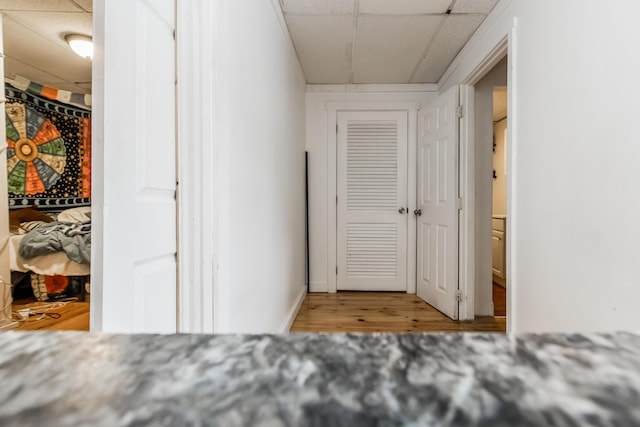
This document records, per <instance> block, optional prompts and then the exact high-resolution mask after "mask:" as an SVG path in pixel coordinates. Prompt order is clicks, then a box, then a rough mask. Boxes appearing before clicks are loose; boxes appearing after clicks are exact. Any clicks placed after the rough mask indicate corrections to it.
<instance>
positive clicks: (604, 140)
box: [440, 0, 640, 332]
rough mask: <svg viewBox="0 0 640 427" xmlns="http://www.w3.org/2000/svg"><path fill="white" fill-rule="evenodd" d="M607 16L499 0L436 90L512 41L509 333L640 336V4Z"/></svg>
mask: <svg viewBox="0 0 640 427" xmlns="http://www.w3.org/2000/svg"><path fill="white" fill-rule="evenodd" d="M603 8H604V4H601V3H597V4H593V5H590V6H585V4H584V2H583V1H580V0H566V1H562V2H557V1H553V0H539V1H535V2H532V1H529V0H501V1H500V2H499V3H498V5H497V6H496V8H495V9H494V11H493V12H492V13H491V14H490V15H489V17H488V19H487V21H485V23H483V24H482V25H481V27H480V28H479V29H478V31H476V33H475V34H474V36H473V37H472V39H471V40H470V41H469V43H468V44H467V45H466V46H465V48H463V50H462V51H461V53H460V54H459V56H458V58H457V59H456V60H455V61H454V63H453V64H452V65H451V67H450V68H449V70H448V71H447V72H446V73H445V77H444V78H443V80H442V81H441V82H440V83H441V85H440V86H441V90H444V89H446V87H448V86H450V85H452V84H458V83H461V82H463V81H465V79H468V78H470V76H472V75H473V73H474V71H475V70H476V67H478V65H479V64H480V63H481V62H482V60H483V59H484V58H485V57H487V56H488V55H490V54H491V52H492V51H493V50H494V49H495V47H496V46H498V45H499V44H500V43H501V41H502V40H504V39H505V38H507V37H508V38H509V40H510V42H511V46H510V47H509V57H510V59H511V60H512V61H513V62H512V63H511V64H512V67H513V68H512V69H510V73H511V74H510V76H509V103H510V105H509V118H508V127H509V134H510V135H509V138H510V141H509V142H508V144H509V151H508V153H507V154H508V161H509V162H508V167H509V171H508V173H509V174H510V176H511V178H510V186H509V188H508V197H509V200H508V211H509V215H510V216H509V222H508V229H507V235H508V236H509V238H508V242H507V280H508V282H509V302H508V307H507V309H508V310H509V311H508V314H509V318H508V321H509V323H510V327H511V331H512V332H529V331H534V332H542V331H567V332H578V331H613V330H632V331H640V311H639V310H638V309H637V302H638V301H640V281H639V279H638V278H639V277H640V263H638V254H640V239H638V236H640V221H638V215H637V213H638V212H640V197H638V191H637V183H638V182H640V168H638V167H637V166H636V165H637V159H639V158H640V144H638V143H637V141H639V140H640V127H638V125H637V122H638V117H640V106H639V105H638V103H637V99H639V98H640V86H638V85H637V84H633V82H635V81H636V80H637V78H638V69H639V67H640V50H638V49H637V46H636V44H637V43H636V40H638V39H639V38H640V27H638V25H637V24H636V22H635V20H636V18H635V17H636V16H638V14H640V3H638V2H636V1H633V0H613V1H610V2H607V4H606V10H608V11H614V10H622V11H624V13H622V14H617V13H616V14H614V13H605V11H604V9H603ZM540 28H544V31H542V32H541V31H540ZM594 29H597V31H594ZM558 65H561V66H558Z"/></svg>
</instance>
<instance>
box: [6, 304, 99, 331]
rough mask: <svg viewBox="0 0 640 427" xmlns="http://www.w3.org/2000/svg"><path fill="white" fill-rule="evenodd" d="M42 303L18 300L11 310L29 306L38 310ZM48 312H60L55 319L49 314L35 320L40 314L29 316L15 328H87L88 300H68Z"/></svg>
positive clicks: (64, 329) (18, 329)
mask: <svg viewBox="0 0 640 427" xmlns="http://www.w3.org/2000/svg"><path fill="white" fill-rule="evenodd" d="M43 304H46V303H39V302H33V301H32V300H18V301H16V302H15V303H14V304H13V306H12V310H13V311H17V310H19V309H21V308H31V310H32V311H36V312H37V311H39V308H42V307H43ZM48 313H54V315H55V314H60V317H59V318H57V319H55V318H52V317H49V316H45V317H44V318H43V319H42V320H37V319H39V318H40V317H42V316H41V315H35V316H29V319H28V320H27V321H24V322H20V325H19V326H18V327H17V328H15V329H14V330H16V331H38V330H48V331H88V330H89V303H88V302H68V303H66V304H65V305H64V306H62V307H58V308H54V309H52V310H50V311H48Z"/></svg>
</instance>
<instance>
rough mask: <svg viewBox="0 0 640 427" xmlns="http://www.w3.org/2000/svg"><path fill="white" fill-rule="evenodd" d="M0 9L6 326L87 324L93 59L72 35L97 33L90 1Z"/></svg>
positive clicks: (0, 265) (0, 271)
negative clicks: (74, 43)
mask: <svg viewBox="0 0 640 427" xmlns="http://www.w3.org/2000/svg"><path fill="white" fill-rule="evenodd" d="M1 11H2V13H3V25H2V29H3V47H2V48H3V55H2V65H1V67H2V73H0V75H2V76H3V77H2V78H0V80H2V83H3V93H4V95H5V96H4V97H3V98H5V99H4V101H3V104H4V105H3V110H4V112H5V113H6V114H3V116H4V118H5V119H6V124H4V122H3V125H2V129H3V131H6V135H5V137H4V138H2V145H0V147H1V148H2V150H0V153H1V155H2V162H0V165H1V166H2V167H0V169H2V171H3V172H2V174H1V176H2V183H1V184H0V188H2V199H3V201H2V203H0V209H1V210H2V211H3V217H5V215H7V217H8V218H9V221H8V222H9V227H8V229H7V230H5V227H6V223H5V224H2V227H0V228H1V229H2V233H1V236H0V237H2V239H1V241H2V245H0V255H1V256H0V258H1V260H0V276H2V280H3V281H4V282H5V283H8V284H9V283H10V285H9V286H5V289H3V295H2V298H0V300H1V301H2V306H3V313H2V315H3V317H4V318H5V320H6V319H8V320H9V321H11V325H10V326H9V328H17V329H21V330H38V329H58V330H61V329H62V330H89V311H90V308H89V307H90V303H89V300H90V291H91V286H90V258H91V255H90V253H91V252H90V251H91V249H90V236H91V188H92V182H91V159H92V150H91V115H92V114H91V104H92V103H91V86H92V66H91V60H90V59H88V58H87V56H91V55H90V53H88V52H85V53H84V54H82V55H81V54H80V53H75V52H74V51H72V48H71V46H70V45H69V44H68V42H67V41H68V40H71V39H76V40H77V39H78V38H84V39H90V38H91V35H92V33H93V10H92V4H91V2H86V1H55V2H54V1H52V2H47V4H44V3H42V2H32V1H25V2H22V3H21V5H20V7H19V8H16V7H15V6H12V5H5V6H3V8H2V9H1ZM5 171H6V172H5ZM5 218H6V217H5ZM54 236H55V237H54ZM47 237H51V238H50V239H47ZM38 245H40V246H38ZM7 289H8V290H9V291H8V292H7Z"/></svg>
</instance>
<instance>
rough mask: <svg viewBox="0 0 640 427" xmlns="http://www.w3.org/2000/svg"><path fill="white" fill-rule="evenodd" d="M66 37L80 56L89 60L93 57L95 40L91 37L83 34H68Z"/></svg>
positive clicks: (70, 45)
mask: <svg viewBox="0 0 640 427" xmlns="http://www.w3.org/2000/svg"><path fill="white" fill-rule="evenodd" d="M64 39H65V40H66V42H67V43H68V44H69V47H71V49H72V50H73V51H74V52H75V53H76V54H77V55H78V56H81V57H83V58H86V59H89V60H92V59H93V40H92V39H91V37H89V36H84V35H82V34H67V35H66V36H64Z"/></svg>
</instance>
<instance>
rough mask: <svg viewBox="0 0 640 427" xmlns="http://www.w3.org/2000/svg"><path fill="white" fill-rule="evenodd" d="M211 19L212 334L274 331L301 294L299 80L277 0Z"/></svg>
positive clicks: (231, 8) (229, 5)
mask: <svg viewBox="0 0 640 427" xmlns="http://www.w3.org/2000/svg"><path fill="white" fill-rule="evenodd" d="M216 19H217V20H218V21H217V24H216V25H218V26H219V27H218V28H219V31H218V32H217V33H216V34H215V38H216V45H217V54H216V56H215V61H216V63H215V64H214V68H215V69H216V74H215V75H214V103H215V105H214V110H215V111H216V112H215V114H214V127H215V128H216V134H215V140H216V143H217V144H218V145H219V147H218V148H217V150H216V152H217V154H218V156H217V163H216V164H215V165H213V167H215V168H216V169H217V175H216V181H217V183H218V187H217V188H216V189H214V191H215V192H216V194H215V196H214V200H216V203H217V204H218V206H217V211H218V219H217V225H216V229H217V236H218V239H217V247H216V251H217V257H216V261H217V269H218V271H217V275H216V287H217V290H216V295H215V298H216V311H215V314H216V331H218V332H231V331H233V332H277V331H281V330H283V329H285V328H286V327H287V322H288V321H289V318H290V316H292V315H294V314H295V309H296V308H297V302H298V300H299V298H301V297H303V296H304V292H306V287H305V223H304V209H305V207H304V139H305V131H304V129H305V116H304V109H305V104H304V102H305V101H304V96H305V95H304V92H305V81H304V76H303V74H302V71H301V68H300V65H299V63H298V60H297V56H296V55H295V51H294V50H293V47H292V44H291V42H290V39H289V36H288V33H287V32H286V31H284V29H283V27H282V25H283V19H282V17H281V15H280V12H279V7H278V6H277V2H274V3H272V2H270V1H252V2H251V7H247V4H246V2H239V1H236V0H226V1H224V2H222V3H221V7H220V9H219V13H218V14H217V17H216Z"/></svg>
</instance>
